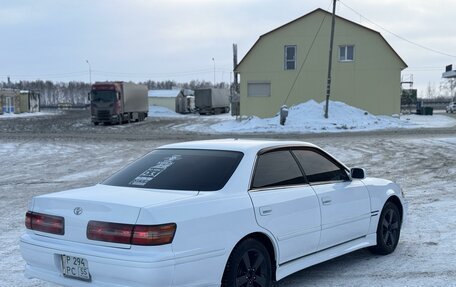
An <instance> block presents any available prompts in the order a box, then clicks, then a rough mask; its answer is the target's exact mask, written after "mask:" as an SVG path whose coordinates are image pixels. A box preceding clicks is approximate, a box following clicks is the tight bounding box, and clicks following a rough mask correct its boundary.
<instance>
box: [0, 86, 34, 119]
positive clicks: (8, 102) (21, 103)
mask: <svg viewBox="0 0 456 287" xmlns="http://www.w3.org/2000/svg"><path fill="white" fill-rule="evenodd" d="M0 106H1V111H0V114H3V113H14V114H19V113H33V112H39V111H40V94H39V93H38V92H34V91H20V90H17V89H0Z"/></svg>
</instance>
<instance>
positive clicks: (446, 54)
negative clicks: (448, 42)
mask: <svg viewBox="0 0 456 287" xmlns="http://www.w3.org/2000/svg"><path fill="white" fill-rule="evenodd" d="M338 1H339V2H340V4H342V5H344V6H345V7H346V8H348V9H349V10H351V11H352V12H354V13H356V14H358V15H359V16H360V17H361V18H363V19H364V20H366V21H368V22H369V23H371V24H373V25H375V26H377V27H379V28H380V29H382V30H383V31H385V32H387V33H390V34H391V35H393V36H395V37H397V38H399V39H401V40H402V41H405V42H407V43H409V44H412V45H415V46H417V47H420V48H422V49H425V50H428V51H430V52H434V53H436V54H440V55H443V56H447V57H451V58H456V56H455V55H451V54H448V53H445V52H442V51H439V50H436V49H433V48H429V47H426V46H424V45H421V44H419V43H416V42H413V41H411V40H408V39H406V38H404V37H402V36H400V35H398V34H396V33H394V32H391V31H390V30H388V29H386V28H384V27H383V26H381V25H379V24H377V23H375V22H374V21H372V20H369V19H368V18H366V17H365V16H364V15H362V14H361V13H359V12H358V11H356V10H355V9H353V8H351V7H350V6H348V5H347V4H345V3H344V2H342V1H341V0H338Z"/></svg>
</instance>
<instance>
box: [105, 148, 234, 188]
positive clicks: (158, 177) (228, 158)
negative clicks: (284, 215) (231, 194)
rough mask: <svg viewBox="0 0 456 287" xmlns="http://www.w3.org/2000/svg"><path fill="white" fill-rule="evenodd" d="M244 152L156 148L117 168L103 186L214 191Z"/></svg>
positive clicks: (222, 183)
mask: <svg viewBox="0 0 456 287" xmlns="http://www.w3.org/2000/svg"><path fill="white" fill-rule="evenodd" d="M242 157H243V154H242V153H240V152H233V151H216V150H185V149H158V150H155V151H153V152H151V153H149V154H148V155H146V156H144V157H143V158H141V159H139V160H137V161H136V162H134V163H132V164H131V165H129V166H127V167H126V168H124V169H122V170H120V171H119V172H118V173H116V174H114V175H113V176H111V177H110V178H108V179H107V180H105V181H104V182H103V184H106V185H113V186H124V187H138V188H151V189H168V190H194V191H215V190H220V189H222V188H223V186H225V184H226V183H227V181H228V180H229V179H230V177H231V175H232V174H233V172H234V171H235V170H236V168H237V166H238V164H239V162H240V161H241V159H242Z"/></svg>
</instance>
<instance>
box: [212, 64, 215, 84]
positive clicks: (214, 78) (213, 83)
mask: <svg viewBox="0 0 456 287" xmlns="http://www.w3.org/2000/svg"><path fill="white" fill-rule="evenodd" d="M212 62H214V83H213V84H212V86H213V87H214V88H215V59H214V58H212Z"/></svg>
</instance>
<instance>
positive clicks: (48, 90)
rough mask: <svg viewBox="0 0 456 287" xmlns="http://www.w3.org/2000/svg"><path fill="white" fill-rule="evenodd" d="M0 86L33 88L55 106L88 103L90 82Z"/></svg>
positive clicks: (153, 85) (202, 84) (171, 84)
mask: <svg viewBox="0 0 456 287" xmlns="http://www.w3.org/2000/svg"><path fill="white" fill-rule="evenodd" d="M138 84H144V85H147V87H148V89H149V90H169V89H172V88H175V87H178V88H183V89H192V90H193V89H198V88H207V87H212V83H211V82H206V81H199V80H192V81H190V82H187V83H177V82H175V81H170V80H168V81H151V80H149V81H146V82H139V83H138ZM0 87H1V88H10V89H19V90H33V91H38V92H40V94H41V105H42V106H56V105H57V104H59V103H68V104H73V105H84V104H87V103H88V99H87V94H88V93H89V91H90V84H88V83H85V82H52V81H42V80H36V81H20V82H10V83H6V82H0ZM216 87H219V88H227V87H228V85H227V84H226V83H219V84H217V85H216Z"/></svg>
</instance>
